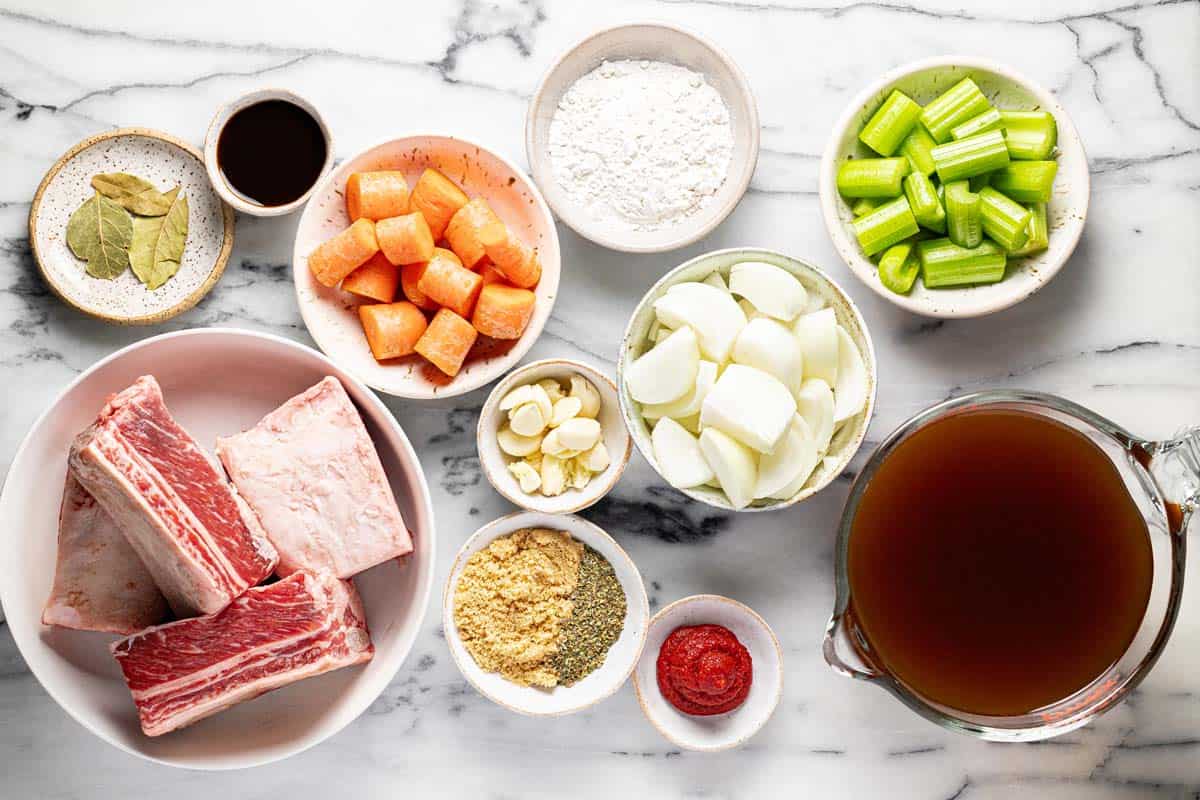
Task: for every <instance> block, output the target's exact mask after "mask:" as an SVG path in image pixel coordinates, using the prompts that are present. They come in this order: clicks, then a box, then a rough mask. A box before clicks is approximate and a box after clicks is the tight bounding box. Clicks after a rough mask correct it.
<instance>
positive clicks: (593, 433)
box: [554, 417, 600, 450]
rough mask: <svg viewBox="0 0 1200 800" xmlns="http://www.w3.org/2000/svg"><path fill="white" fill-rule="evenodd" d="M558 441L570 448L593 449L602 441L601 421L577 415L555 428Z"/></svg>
mask: <svg viewBox="0 0 1200 800" xmlns="http://www.w3.org/2000/svg"><path fill="white" fill-rule="evenodd" d="M554 433H555V434H557V435H558V441H559V442H560V443H561V444H562V446H563V447H565V448H567V449H568V450H591V449H592V447H593V446H594V445H595V444H596V442H598V441H600V423H599V422H596V420H594V419H585V418H583V417H575V418H573V419H569V420H567V421H566V422H564V423H563V424H562V425H559V426H558V427H557V428H555V429H554Z"/></svg>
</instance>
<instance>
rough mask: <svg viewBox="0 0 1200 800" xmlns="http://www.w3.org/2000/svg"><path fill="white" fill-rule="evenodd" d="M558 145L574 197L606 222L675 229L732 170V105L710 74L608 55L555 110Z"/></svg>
mask: <svg viewBox="0 0 1200 800" xmlns="http://www.w3.org/2000/svg"><path fill="white" fill-rule="evenodd" d="M548 149H549V152H550V162H551V165H552V167H553V169H554V176H555V178H556V179H557V181H558V183H559V185H560V186H561V187H562V189H563V191H564V192H565V193H566V195H567V197H568V198H569V199H570V200H571V201H572V202H575V203H577V204H579V205H581V206H584V207H586V208H587V209H588V211H589V212H590V213H591V214H592V216H593V217H594V218H595V219H596V220H597V221H600V222H604V223H609V224H616V225H619V226H623V227H626V228H632V229H634V230H638V231H658V230H663V229H665V228H669V227H671V226H672V225H674V224H676V223H677V222H679V221H680V220H681V219H684V218H686V217H688V216H691V215H692V214H695V213H696V212H697V211H699V210H700V209H701V208H703V207H704V206H705V205H706V204H707V203H708V202H709V201H710V200H712V198H713V196H714V195H715V194H716V192H717V190H718V189H719V188H720V187H721V184H722V183H723V182H724V181H725V175H726V173H727V172H728V171H729V161H730V157H731V155H732V153H733V127H732V125H730V122H729V108H728V107H726V105H725V101H724V100H722V99H721V95H720V94H719V93H718V92H717V90H716V89H714V88H713V87H712V86H709V85H708V83H707V82H706V81H705V80H704V76H703V75H701V74H699V73H696V72H692V71H691V70H689V69H686V68H684V67H679V66H676V65H674V64H665V63H663V62H661V61H606V62H604V63H603V64H601V65H600V66H599V67H597V68H596V69H594V70H592V71H591V72H589V73H588V74H587V75H584V76H583V77H582V78H580V79H579V80H578V81H576V82H575V84H574V85H573V86H571V88H570V89H569V90H567V92H566V94H564V95H563V98H562V101H561V102H560V103H559V104H558V108H557V109H556V110H555V112H554V119H553V120H552V121H551V123H550V137H549V145H548Z"/></svg>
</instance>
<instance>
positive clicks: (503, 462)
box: [475, 358, 633, 514]
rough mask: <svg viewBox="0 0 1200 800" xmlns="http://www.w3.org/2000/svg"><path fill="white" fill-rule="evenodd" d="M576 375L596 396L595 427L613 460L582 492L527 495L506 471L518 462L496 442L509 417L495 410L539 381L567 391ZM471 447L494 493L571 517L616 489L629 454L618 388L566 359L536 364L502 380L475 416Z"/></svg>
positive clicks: (528, 506)
mask: <svg viewBox="0 0 1200 800" xmlns="http://www.w3.org/2000/svg"><path fill="white" fill-rule="evenodd" d="M575 373H578V374H580V375H582V376H583V377H585V378H587V379H588V380H589V381H591V382H592V385H593V386H595V387H596V390H597V391H598V392H599V393H600V416H599V417H597V421H598V422H599V423H600V432H601V437H602V439H603V441H604V446H605V447H606V448H607V449H608V455H609V458H610V459H611V460H610V462H609V465H608V468H607V469H605V470H604V471H603V472H601V473H599V474H597V475H594V476H592V480H591V481H590V482H588V485H587V486H585V487H584V488H582V489H567V490H566V491H565V492H563V493H562V494H560V495H557V496H555V497H546V496H544V495H542V494H539V493H534V494H526V493H525V492H523V491H522V490H521V487H520V484H518V482H517V479H516V478H514V477H513V474H512V473H511V472H509V471H508V465H509V464H510V463H512V462H514V461H516V460H518V459H515V458H513V457H512V456H509V455H507V454H505V453H504V451H503V450H501V449H500V445H499V444H498V443H497V441H496V433H497V432H498V431H499V430H500V428H501V427H503V425H504V423H505V422H506V421H507V419H508V412H504V411H500V410H499V409H498V406H499V405H500V401H501V400H502V399H504V396H505V395H507V394H508V393H509V392H511V391H512V390H513V389H516V388H517V387H519V386H524V385H525V384H529V383H537V382H538V381H540V380H542V379H543V378H555V379H557V380H558V381H559V382H560V383H563V384H564V385H565V384H566V383H567V379H568V378H570V376H571V375H572V374H575ZM475 443H476V449H477V450H478V452H479V463H480V466H481V467H482V468H483V474H484V475H486V476H487V479H488V481H490V482H491V484H492V486H494V487H495V489H496V491H498V492H499V493H500V494H502V495H504V496H505V497H506V498H508V500H509V501H511V502H512V503H514V504H516V505H518V506H520V507H521V508H525V509H528V510H530V511H543V512H545V513H547V514H573V513H575V512H576V511H581V510H583V509H585V508H587V507H589V506H591V505H594V504H595V503H596V502H597V501H599V500H600V498H602V497H604V495H606V494H608V493H609V492H610V491H612V488H613V487H614V486H616V485H617V481H619V480H620V479H621V473H623V472H624V471H625V466H626V465H627V464H628V463H629V453H630V451H631V450H632V449H633V443H632V440H631V439H630V437H629V431H628V430H626V429H625V423H624V421H622V419H621V408H620V402H619V401H618V400H617V385H616V384H615V383H613V382H612V379H611V378H609V377H608V376H607V375H605V374H604V373H603V372H601V371H600V370H598V369H596V368H595V367H593V366H592V365H590V364H585V363H583V362H582V361H572V360H570V359H566V358H548V359H544V360H542V361H534V362H533V363H531V364H526V365H524V366H522V367H519V368H517V369H515V370H513V371H512V372H510V373H509V374H508V375H507V376H505V378H504V380H502V381H500V382H499V383H497V384H496V386H495V387H494V388H493V389H492V393H491V394H489V395H488V399H487V402H485V403H484V404H483V410H482V411H481V412H480V414H479V425H478V427H477V428H476V432H475Z"/></svg>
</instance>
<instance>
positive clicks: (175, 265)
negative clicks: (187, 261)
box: [129, 186, 188, 290]
mask: <svg viewBox="0 0 1200 800" xmlns="http://www.w3.org/2000/svg"><path fill="white" fill-rule="evenodd" d="M164 197H168V198H170V200H171V206H170V208H169V209H168V210H167V212H166V213H165V214H163V215H161V216H157V217H134V219H133V239H132V241H131V243H130V245H129V263H130V265H131V266H132V267H133V274H134V275H136V276H137V277H138V280H140V281H141V282H142V283H144V284H146V288H148V289H151V290H153V289H157V288H158V287H160V286H162V285H163V284H164V283H166V282H167V281H168V280H170V279H171V277H172V276H173V275H174V274H175V273H176V272H178V271H179V264H180V262H181V261H182V260H183V246H184V244H185V243H186V242H187V233H188V203H187V196H186V195H184V194H183V193H182V192H180V191H179V187H178V186H176V187H175V188H174V189H172V190H171V191H169V192H167V194H166V195H164Z"/></svg>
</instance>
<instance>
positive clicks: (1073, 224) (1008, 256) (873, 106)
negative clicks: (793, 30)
mask: <svg viewBox="0 0 1200 800" xmlns="http://www.w3.org/2000/svg"><path fill="white" fill-rule="evenodd" d="M1090 183H1091V182H1090V177H1089V174H1088V164H1087V156H1086V154H1085V153H1084V151H1083V144H1082V143H1081V142H1080V140H1079V135H1078V133H1077V132H1076V130H1075V126H1074V124H1073V123H1072V122H1071V119H1070V117H1069V116H1068V115H1067V112H1066V110H1065V109H1064V108H1063V107H1062V106H1061V105H1060V104H1059V103H1058V101H1057V100H1056V99H1055V98H1054V96H1053V95H1052V94H1051V93H1050V92H1049V91H1047V90H1046V89H1044V88H1042V87H1041V86H1038V85H1037V84H1036V83H1033V82H1032V81H1030V80H1029V79H1028V78H1025V77H1024V76H1022V75H1020V74H1019V73H1017V72H1014V71H1013V70H1011V69H1009V68H1008V67H1006V66H1004V65H1002V64H999V63H996V62H994V61H990V60H987V59H981V58H972V57H969V56H944V57H939V58H932V59H926V60H922V61H917V62H913V63H910V64H907V65H905V66H902V67H899V68H897V69H894V70H892V71H891V72H888V73H887V74H886V75H883V76H882V77H881V78H879V79H878V80H877V81H875V82H874V83H872V84H871V85H870V86H868V87H867V88H865V89H864V90H863V91H862V92H861V93H859V94H858V96H856V97H855V98H854V100H852V101H851V102H850V104H849V106H848V107H847V108H846V110H845V112H844V113H843V114H842V116H841V117H840V118H839V120H838V121H837V123H836V125H835V126H834V129H833V133H832V134H831V135H830V138H829V143H828V144H827V146H826V148H825V153H824V156H823V157H822V160H821V170H820V196H821V211H822V214H823V215H824V217H825V225H826V227H827V228H828V229H829V235H830V237H831V238H832V240H833V244H834V247H835V248H836V249H837V251H838V254H839V255H840V256H841V257H842V259H843V260H844V261H845V262H846V264H847V266H849V267H850V269H851V271H852V272H854V274H855V275H857V276H858V277H859V278H860V279H861V280H862V281H863V282H864V283H866V284H867V285H868V286H869V287H871V288H872V289H873V290H874V291H875V292H876V293H878V294H879V295H880V296H882V297H884V298H886V299H888V300H889V301H891V302H892V303H895V304H896V305H898V306H901V307H902V308H906V309H908V310H909V311H912V312H914V313H917V314H922V315H925V316H930V317H975V316H981V315H984V314H990V313H992V312H994V311H999V310H1001V309H1004V308H1008V307H1009V306H1012V305H1014V304H1016V303H1018V302H1020V301H1021V300H1024V299H1025V298H1026V297H1029V296H1030V295H1032V294H1033V293H1034V292H1036V291H1037V290H1038V289H1040V288H1041V287H1042V286H1044V285H1045V284H1046V283H1048V282H1049V281H1050V279H1051V278H1053V277H1054V275H1055V274H1056V273H1057V272H1058V271H1059V269H1061V268H1062V266H1063V264H1065V263H1066V261H1067V259H1068V258H1070V256H1071V253H1072V252H1073V251H1074V250H1075V246H1076V244H1078V242H1079V237H1080V235H1081V234H1082V233H1083V225H1084V221H1085V219H1086V217H1087V210H1088V197H1089V193H1090Z"/></svg>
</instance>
